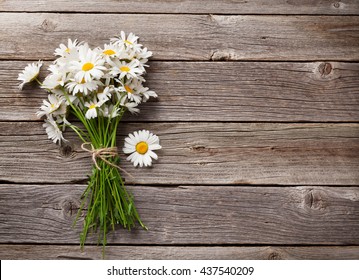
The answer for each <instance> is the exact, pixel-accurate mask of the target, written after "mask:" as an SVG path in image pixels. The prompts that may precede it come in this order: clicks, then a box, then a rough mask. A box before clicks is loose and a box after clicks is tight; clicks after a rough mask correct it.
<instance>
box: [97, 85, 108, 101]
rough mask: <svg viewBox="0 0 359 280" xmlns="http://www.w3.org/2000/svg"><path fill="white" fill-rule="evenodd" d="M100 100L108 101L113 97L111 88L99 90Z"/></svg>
mask: <svg viewBox="0 0 359 280" xmlns="http://www.w3.org/2000/svg"><path fill="white" fill-rule="evenodd" d="M97 98H98V100H102V101H107V100H109V99H110V98H111V88H110V87H105V88H104V90H102V91H99V92H97Z"/></svg>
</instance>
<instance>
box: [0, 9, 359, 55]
mask: <svg viewBox="0 0 359 280" xmlns="http://www.w3.org/2000/svg"><path fill="white" fill-rule="evenodd" d="M99 22H101V24H99ZM0 26H1V27H2V28H1V33H0V36H1V48H0V59H27V60H30V59H52V54H53V51H54V49H55V47H57V46H58V45H59V43H60V42H67V38H72V39H75V38H77V39H79V40H80V41H82V40H85V41H89V42H90V44H91V45H94V46H97V45H102V44H103V43H105V42H107V40H108V38H110V37H113V36H114V35H116V32H119V31H120V30H121V29H122V30H125V31H127V32H135V33H136V34H137V35H138V36H140V38H141V42H142V43H143V44H144V45H145V46H147V47H148V48H149V49H150V50H151V51H153V52H154V59H156V60H279V61H282V60H291V61H293V60H295V61H297V60H305V61H308V60H345V61H358V60H359V45H358V38H359V32H358V30H359V16H334V17H333V16H317V17H313V16H290V17H288V16H252V15H251V16H237V15H231V16H225V15H154V14H146V15H138V14H135V15H133V14H114V15H111V16H108V15H104V14H67V13H66V14H53V13H50V14H49V13H1V17H0ZM74 26H76V28H74ZM103 26H106V28H103ZM14 34H16V38H19V40H14ZM20 38H21V39H20Z"/></svg>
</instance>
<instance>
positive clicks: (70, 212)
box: [61, 199, 80, 218]
mask: <svg viewBox="0 0 359 280" xmlns="http://www.w3.org/2000/svg"><path fill="white" fill-rule="evenodd" d="M61 208H62V210H63V213H64V216H65V217H69V218H70V217H72V216H74V215H77V211H78V210H79V209H80V204H79V202H78V201H75V200H72V199H65V200H64V201H63V202H62V205H61Z"/></svg>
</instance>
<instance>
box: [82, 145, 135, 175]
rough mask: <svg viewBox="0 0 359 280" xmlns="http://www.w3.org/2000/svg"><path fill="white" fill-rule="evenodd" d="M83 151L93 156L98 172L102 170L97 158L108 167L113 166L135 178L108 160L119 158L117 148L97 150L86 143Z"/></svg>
mask: <svg viewBox="0 0 359 280" xmlns="http://www.w3.org/2000/svg"><path fill="white" fill-rule="evenodd" d="M86 145H90V146H91V149H87V148H86ZM81 149H82V150H84V151H86V152H88V153H90V154H91V155H92V161H93V163H94V164H95V166H96V168H97V169H98V170H101V168H100V166H98V164H97V160H96V159H97V158H99V159H101V160H102V161H104V162H105V163H107V164H108V165H111V166H112V167H115V168H118V169H119V170H121V171H122V172H124V173H126V174H127V175H129V176H130V177H132V178H133V176H132V175H131V174H130V173H128V172H127V171H126V170H124V169H123V168H121V167H119V166H118V165H116V164H114V163H112V162H110V161H108V160H107V159H108V158H112V157H115V156H117V154H118V149H117V147H108V148H99V149H95V147H94V146H93V145H92V143H90V142H85V143H82V145H81Z"/></svg>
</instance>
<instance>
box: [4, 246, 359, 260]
mask: <svg viewBox="0 0 359 280" xmlns="http://www.w3.org/2000/svg"><path fill="white" fill-rule="evenodd" d="M101 258H102V247H96V246H86V247H85V249H84V251H83V252H81V250H80V249H79V246H69V245H14V244H11V245H0V259H2V260H24V259H30V260H44V259H55V260H69V259H70V260H73V259H79V260H89V259H101ZM105 258H106V259H113V260H120V259H125V260H139V259H142V260H179V259H180V260H196V259H197V260H253V259H256V260H280V259H285V260H298V259H304V260H331V259H336V260H353V259H358V258H359V247H358V246H315V247H310V246H300V247H289V246H256V247H250V246H248V247H247V246H246V247H240V246H235V247H234V246H226V247H220V246H215V247H195V246H185V247H181V246H164V247H161V246H107V248H106V257H105Z"/></svg>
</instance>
